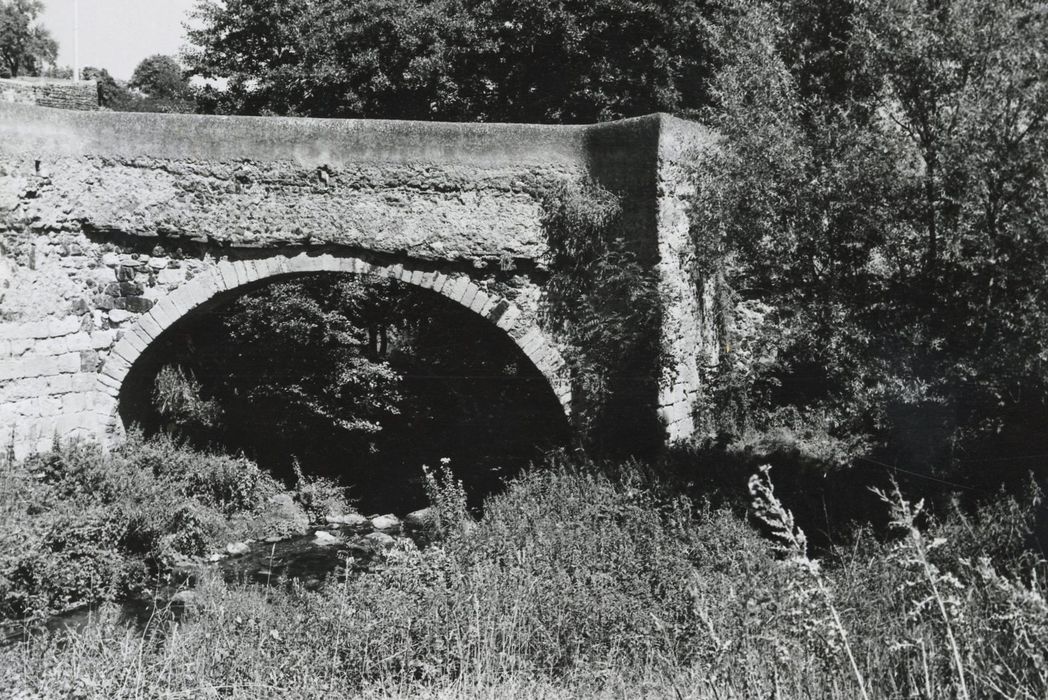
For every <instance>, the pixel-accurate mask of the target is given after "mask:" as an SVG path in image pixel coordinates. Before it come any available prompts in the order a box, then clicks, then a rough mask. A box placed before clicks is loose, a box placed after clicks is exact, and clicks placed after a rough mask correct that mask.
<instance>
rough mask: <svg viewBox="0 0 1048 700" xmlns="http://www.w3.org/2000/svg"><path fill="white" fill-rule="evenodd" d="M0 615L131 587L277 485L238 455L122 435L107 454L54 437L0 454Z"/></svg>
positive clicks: (223, 532) (211, 543)
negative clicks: (36, 446) (21, 456)
mask: <svg viewBox="0 0 1048 700" xmlns="http://www.w3.org/2000/svg"><path fill="white" fill-rule="evenodd" d="M2 469H3V471H4V474H3V477H2V484H3V498H0V523H2V526H0V618H17V617H23V616H28V615H38V614H46V613H51V612H56V611H59V610H63V609H66V608H69V607H73V606H76V605H79V604H82V603H87V602H92V601H97V600H104V599H112V598H117V597H122V596H129V595H134V594H135V593H137V592H138V591H139V590H140V589H141V588H142V587H143V586H145V585H146V584H147V583H149V582H150V581H151V580H152V577H154V576H156V575H158V574H160V573H162V572H163V571H164V570H165V569H166V568H167V567H168V566H169V565H170V564H171V563H172V562H173V560H174V559H176V558H178V557H185V556H197V555H202V554H205V553H206V552H207V551H208V550H209V549H213V548H215V547H218V546H220V545H221V544H224V542H226V541H228V540H229V539H233V538H236V537H243V536H246V535H247V534H249V533H246V532H237V531H235V530H234V528H233V525H232V522H233V519H234V518H235V519H236V522H237V523H238V525H239V526H240V527H243V526H244V519H243V518H242V517H237V516H242V515H243V514H245V513H254V512H256V511H257V510H258V509H259V507H260V506H261V505H262V504H264V503H265V502H266V500H267V499H268V497H269V496H270V495H272V494H274V493H276V492H277V491H278V490H279V487H278V485H277V484H276V482H274V481H273V479H272V478H270V477H269V476H268V475H265V474H263V473H261V472H260V471H259V470H258V468H257V467H256V466H255V465H254V464H252V463H250V462H248V461H247V460H244V459H234V458H230V457H225V456H221V455H210V454H203V453H199V452H194V451H192V450H189V449H187V448H185V447H183V446H180V445H179V444H178V443H176V442H174V441H173V440H171V439H170V438H163V437H161V438H157V439H155V440H151V441H144V440H142V439H141V437H139V436H135V435H132V436H131V437H130V439H129V440H128V442H127V444H126V445H124V446H123V447H122V448H120V449H118V450H115V451H114V452H112V453H110V454H105V453H103V452H102V451H101V449H99V448H98V447H97V446H91V445H83V444H73V445H68V446H56V448H55V449H54V450H52V451H51V452H50V453H47V454H40V455H35V456H32V457H30V458H28V459H26V460H24V461H23V462H21V463H14V462H10V461H5V462H4V464H3V467H2Z"/></svg>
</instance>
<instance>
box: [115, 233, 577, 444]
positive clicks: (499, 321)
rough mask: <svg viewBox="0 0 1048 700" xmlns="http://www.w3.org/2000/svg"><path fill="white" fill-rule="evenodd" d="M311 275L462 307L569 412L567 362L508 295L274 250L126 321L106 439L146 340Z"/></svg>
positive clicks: (118, 427)
mask: <svg viewBox="0 0 1048 700" xmlns="http://www.w3.org/2000/svg"><path fill="white" fill-rule="evenodd" d="M316 272H333V273H338V272H341V273H349V274H354V275H367V274H370V275H376V276H380V277H392V278H394V279H398V280H400V281H402V282H404V283H406V284H411V285H414V286H417V287H420V288H422V289H428V290H430V291H433V292H435V293H437V294H441V295H443V296H444V297H447V298H448V299H450V300H452V301H454V302H456V303H458V304H461V305H462V306H465V307H466V308H468V309H469V310H470V311H473V312H474V313H476V314H478V315H480V316H481V317H483V318H485V319H487V320H488V321H490V322H491V323H493V324H494V325H495V326H496V327H498V328H500V329H501V330H502V331H503V332H505V333H506V335H508V336H509V338H510V339H512V340H513V342H514V343H515V344H516V345H517V347H518V348H520V350H521V351H522V352H523V353H524V355H525V356H526V357H527V358H528V359H529V360H530V361H531V362H532V364H534V365H535V367H536V368H537V369H538V370H539V372H541V373H542V375H543V376H544V377H545V378H546V380H547V382H549V385H550V388H551V389H552V391H553V393H554V394H555V395H556V397H557V400H558V402H559V403H560V405H561V407H562V409H563V410H564V413H565V414H566V415H567V416H569V417H570V416H571V399H572V397H571V382H570V379H569V377H568V372H567V369H566V363H565V361H564V358H563V357H562V356H561V353H560V351H559V350H558V349H557V347H556V345H555V344H554V343H553V342H552V340H551V339H550V338H549V337H548V335H547V334H546V333H545V331H543V330H542V329H541V328H540V327H539V326H538V324H537V323H536V322H535V321H534V319H530V318H528V317H527V316H526V315H525V314H524V313H522V311H521V309H520V308H519V307H518V306H517V305H515V304H514V303H513V302H511V301H510V300H508V299H506V298H504V297H502V296H500V295H498V294H493V293H490V292H489V291H486V290H485V289H483V288H481V287H480V286H479V285H478V284H477V283H476V282H474V281H473V280H472V279H471V278H470V277H469V276H468V275H466V274H463V273H452V274H444V273H443V272H439V271H432V270H430V271H425V270H421V269H416V268H413V267H412V266H410V265H405V264H403V263H396V264H390V265H383V264H373V263H369V262H367V261H365V260H362V259H360V258H358V257H352V256H339V255H332V254H330V253H324V254H315V255H310V254H307V253H300V254H298V255H294V256H286V255H277V256H271V257H266V258H259V259H253V260H238V261H235V262H229V261H225V260H223V261H220V262H218V263H217V264H216V265H215V266H214V267H212V268H211V269H210V270H208V271H207V272H205V273H203V274H200V275H197V276H196V277H194V278H193V279H191V280H189V281H188V282H186V283H185V284H183V285H181V286H180V287H179V288H178V289H176V290H174V291H173V292H171V293H170V294H168V295H167V296H165V297H164V298H162V299H160V300H159V301H158V302H157V303H156V304H155V305H154V306H153V308H152V309H151V310H150V311H148V312H147V313H145V314H143V315H142V316H141V317H140V318H139V319H138V320H137V321H136V322H135V323H134V324H133V325H132V326H130V327H129V328H127V329H126V330H124V332H123V335H122V337H121V338H120V340H119V341H118V342H117V343H116V345H114V346H113V349H112V351H111V352H110V354H109V357H108V358H106V360H105V362H104V364H103V366H102V369H101V371H100V372H99V374H98V380H97V390H96V391H97V393H98V400H97V401H96V404H95V405H96V406H97V407H98V414H99V418H100V419H101V420H102V421H104V433H105V435H106V441H107V442H111V443H112V442H119V441H120V440H121V439H122V438H123V435H124V426H123V425H122V423H121V420H120V416H119V412H118V408H117V407H118V403H119V397H120V391H121V389H122V387H123V385H124V380H125V379H126V378H127V375H128V373H129V372H130V371H131V368H132V367H133V366H134V364H135V363H136V362H137V361H138V359H139V357H141V356H142V354H143V353H144V352H145V351H146V349H147V348H148V347H149V346H150V345H151V344H152V342H153V341H154V340H155V339H157V338H158V337H160V335H161V334H162V333H163V332H164V331H165V330H167V329H168V328H170V327H171V326H172V325H174V324H175V323H177V322H178V321H179V320H180V319H182V318H184V317H185V316H186V315H187V314H189V313H191V312H193V311H195V310H198V309H200V308H201V307H202V306H204V305H206V304H207V303H208V302H210V301H212V300H214V299H215V298H216V297H219V296H220V295H225V294H227V293H228V292H233V291H236V290H238V289H241V288H244V287H246V286H248V285H252V284H253V283H256V282H261V281H264V280H267V279H272V280H274V281H276V280H277V279H278V278H281V277H286V276H291V275H300V274H309V273H316Z"/></svg>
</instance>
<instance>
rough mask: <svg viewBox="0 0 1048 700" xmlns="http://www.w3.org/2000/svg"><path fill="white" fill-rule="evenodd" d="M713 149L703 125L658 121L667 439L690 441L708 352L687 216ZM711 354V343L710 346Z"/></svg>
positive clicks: (662, 403) (662, 401)
mask: <svg viewBox="0 0 1048 700" xmlns="http://www.w3.org/2000/svg"><path fill="white" fill-rule="evenodd" d="M714 148H716V139H715V137H714V135H713V134H712V133H711V132H710V131H708V130H707V129H705V128H703V127H701V126H699V125H697V124H695V123H692V122H686V121H683V120H680V119H674V118H672V117H667V118H665V119H664V120H663V121H662V130H661V133H660V136H659V150H658V159H659V162H658V175H657V193H656V203H657V204H656V206H657V209H658V212H657V223H656V230H657V231H658V237H657V241H658V247H659V256H658V259H659V262H658V264H657V267H658V270H659V277H660V292H661V294H660V295H661V297H662V302H663V308H662V344H663V347H664V352H665V353H666V355H667V357H669V358H670V361H669V362H668V363H666V364H665V365H664V367H663V376H662V379H661V381H660V394H659V413H660V415H661V416H662V418H663V420H664V422H665V424H666V429H667V433H668V438H669V440H670V441H682V440H688V439H690V438H691V437H692V435H693V434H694V431H695V421H694V413H695V402H696V400H697V399H698V397H699V389H700V386H701V382H702V367H703V365H704V364H706V361H707V356H708V355H709V353H710V351H711V347H710V344H711V340H712V342H713V345H714V346H715V344H716V342H715V339H711V335H710V328H711V325H712V319H709V318H705V317H704V310H705V309H710V308H712V305H709V304H704V303H703V298H702V293H703V292H702V291H701V290H700V289H699V288H698V285H697V284H696V282H695V280H694V275H693V273H692V270H694V269H695V246H694V243H693V241H692V233H691V225H690V220H689V217H688V208H689V203H690V201H691V199H692V197H693V195H694V193H695V189H694V179H693V178H691V177H689V173H690V171H691V169H692V168H694V167H696V164H697V163H700V162H701V161H702V158H703V154H704V153H707V152H709V151H710V150H711V149H714ZM713 351H714V352H715V347H714V348H713Z"/></svg>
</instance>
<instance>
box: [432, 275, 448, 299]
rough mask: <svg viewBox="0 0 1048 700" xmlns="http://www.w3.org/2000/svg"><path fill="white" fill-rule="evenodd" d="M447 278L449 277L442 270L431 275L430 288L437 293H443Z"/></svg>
mask: <svg viewBox="0 0 1048 700" xmlns="http://www.w3.org/2000/svg"><path fill="white" fill-rule="evenodd" d="M449 279H450V278H449V277H448V276H447V275H445V274H444V273H443V272H438V273H437V274H436V275H434V276H433V286H432V287H430V289H432V290H433V291H434V292H436V293H437V294H443V293H444V287H445V286H446V285H447V283H448V280H449Z"/></svg>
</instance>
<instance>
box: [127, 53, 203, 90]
mask: <svg viewBox="0 0 1048 700" xmlns="http://www.w3.org/2000/svg"><path fill="white" fill-rule="evenodd" d="M128 86H129V87H131V88H134V89H136V90H141V91H142V92H144V93H145V94H146V95H147V96H148V97H151V98H153V99H155V100H178V99H181V98H183V97H185V96H186V93H187V92H188V89H189V83H188V82H187V81H186V79H185V77H184V75H183V74H182V67H181V66H180V65H178V61H176V60H175V59H174V58H172V57H171V56H163V55H161V54H157V55H155V56H150V57H149V58H146V59H143V60H142V62H141V63H139V64H138V66H136V67H135V72H134V74H133V75H132V76H131V82H130V83H128Z"/></svg>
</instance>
